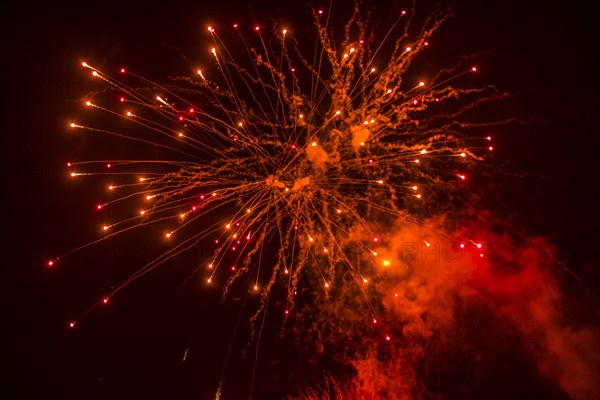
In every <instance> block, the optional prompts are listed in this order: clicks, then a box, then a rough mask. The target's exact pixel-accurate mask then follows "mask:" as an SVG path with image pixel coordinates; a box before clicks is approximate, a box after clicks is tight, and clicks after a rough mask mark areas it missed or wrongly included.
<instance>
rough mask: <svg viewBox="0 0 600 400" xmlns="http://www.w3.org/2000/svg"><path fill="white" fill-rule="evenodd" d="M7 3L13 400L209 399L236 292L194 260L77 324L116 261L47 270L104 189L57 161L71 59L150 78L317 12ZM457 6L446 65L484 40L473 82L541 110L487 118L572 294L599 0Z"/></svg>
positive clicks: (590, 187) (592, 280) (232, 382)
mask: <svg viewBox="0 0 600 400" xmlns="http://www.w3.org/2000/svg"><path fill="white" fill-rule="evenodd" d="M418 3H419V2H418ZM373 4H375V5H376V7H380V8H386V7H389V9H390V10H394V9H398V8H400V7H402V3H401V2H398V3H396V2H387V3H386V2H382V1H377V2H373ZM397 4H399V5H397ZM585 4H587V3H585ZM3 8H4V12H3V13H2V14H3V19H4V23H3V33H2V37H3V53H4V54H3V60H2V71H3V73H2V78H3V79H2V81H3V86H4V88H5V90H3V91H2V97H3V99H2V104H3V107H2V111H3V117H2V122H3V125H4V129H3V131H2V138H1V139H2V163H3V171H4V173H3V175H2V205H3V206H2V215H3V216H4V218H3V220H4V224H3V225H4V235H3V240H2V242H3V244H4V246H3V249H4V250H3V252H2V254H3V262H2V265H3V268H2V270H3V272H4V275H5V279H3V282H4V284H5V288H4V292H5V293H7V295H8V298H7V300H6V301H5V302H4V303H5V305H6V306H7V309H8V310H7V313H6V314H5V315H6V316H7V317H8V318H7V319H5V320H4V321H5V322H4V326H5V328H6V329H5V330H6V331H7V332H8V333H9V336H8V339H7V340H6V341H5V345H6V346H5V347H6V352H7V356H3V359H5V360H6V361H7V362H8V366H7V368H5V371H6V370H8V371H10V372H9V373H8V374H5V375H4V379H5V380H6V382H5V385H3V386H4V387H5V388H6V389H7V390H8V394H9V395H8V397H4V398H15V399H21V398H22V399H37V398H61V399H71V398H72V399H82V398H107V399H109V398H110V399H116V398H125V397H130V398H182V399H188V398H189V399H191V398H195V399H198V398H210V396H211V394H214V392H215V390H216V386H217V384H218V381H219V377H220V374H221V371H222V368H223V362H224V358H225V352H226V349H227V345H228V343H229V339H230V337H231V333H232V332H233V330H234V329H233V327H234V325H235V322H236V318H237V311H236V310H237V309H238V308H239V304H219V303H218V301H217V300H218V297H219V296H218V293H217V292H216V291H212V292H211V291H210V290H198V289H199V288H198V286H194V285H186V286H183V287H181V288H180V287H179V286H178V285H179V284H180V283H181V282H183V281H184V280H185V279H186V278H187V277H188V276H189V271H188V270H187V269H186V268H185V267H184V266H179V265H175V266H174V267H173V269H172V270H169V271H158V272H157V273H156V275H155V276H151V277H149V278H148V279H147V280H144V282H137V283H135V284H134V285H132V287H131V289H128V290H126V293H123V295H122V296H121V298H120V299H119V305H118V307H119V309H118V310H114V311H112V312H104V311H100V312H94V314H93V315H91V316H89V317H87V318H86V320H85V323H82V324H81V326H80V327H79V328H78V329H77V330H69V329H68V328H67V323H68V321H70V320H71V319H72V318H74V317H76V316H77V315H79V314H81V313H82V312H83V311H84V310H85V309H87V307H88V306H89V304H91V303H93V302H94V301H96V300H97V299H98V298H99V296H102V293H103V292H106V290H108V288H109V287H110V286H111V285H112V284H115V282H114V275H113V276H110V277H106V276H104V275H103V274H102V269H103V268H105V267H107V266H103V265H99V264H97V263H95V262H94V260H93V256H92V257H91V258H92V260H90V258H89V255H88V256H87V257H88V258H86V257H83V258H80V259H76V260H75V262H74V266H71V267H70V268H68V269H67V270H59V269H56V270H49V269H48V268H47V267H46V262H47V260H48V259H49V258H51V257H54V256H56V255H57V254H60V253H62V252H64V251H66V250H68V249H70V248H72V247H74V246H76V245H78V244H80V243H82V240H81V239H82V238H90V237H91V236H92V234H93V230H92V228H90V227H89V226H90V225H92V224H93V223H95V222H96V220H95V219H94V218H95V214H94V210H93V205H94V200H95V198H97V195H98V194H99V189H97V188H94V187H93V186H91V185H90V186H86V185H85V184H81V185H80V184H77V185H73V184H72V182H70V181H69V179H68V178H67V176H66V170H65V167H64V166H65V162H66V161H69V160H70V159H71V158H72V157H74V156H77V157H79V155H80V154H86V152H87V151H89V150H90V149H89V148H87V147H86V146H89V145H88V144H86V142H85V140H82V139H81V138H75V139H74V138H73V137H72V133H71V132H69V130H68V129H67V128H66V126H67V122H68V121H69V120H70V118H72V117H74V116H76V115H77V112H79V110H80V108H81V107H80V105H79V104H77V103H76V100H77V99H79V98H80V97H81V96H83V95H84V94H85V93H86V90H87V88H88V87H89V86H87V85H88V83H87V82H88V77H87V75H86V74H84V72H83V71H82V69H81V67H80V65H79V64H80V62H81V61H82V60H84V59H85V60H88V61H89V62H90V63H92V62H93V63H94V64H95V65H96V66H98V68H100V69H113V70H116V69H117V68H119V67H120V66H121V65H120V63H121V62H122V63H123V64H124V65H127V66H128V68H130V69H131V70H134V69H135V70H136V71H138V72H139V73H140V74H141V75H146V76H151V77H161V76H163V75H164V74H165V73H172V72H174V71H173V69H177V68H179V67H178V65H181V64H183V63H182V60H183V57H184V56H185V57H188V58H189V61H190V64H193V63H194V62H196V60H198V61H201V60H202V59H203V57H205V56H204V55H203V54H204V53H206V49H207V47H208V44H207V43H208V41H207V40H206V39H207V37H206V34H205V31H204V30H205V29H206V28H205V27H206V25H207V23H208V22H215V21H216V24H217V26H218V24H226V23H227V24H229V23H231V22H233V21H236V20H240V21H241V20H244V21H247V23H252V21H253V20H257V21H258V22H261V23H263V24H265V25H267V26H268V25H269V19H270V18H271V17H274V18H280V17H281V18H283V19H286V18H287V20H288V21H289V22H290V25H291V26H292V27H296V26H297V27H298V28H297V30H301V29H303V28H302V27H301V26H302V25H303V24H304V25H305V24H310V23H311V22H310V15H309V7H308V4H302V3H301V2H299V4H295V5H294V6H293V7H292V6H289V5H285V4H283V2H281V3H277V4H270V3H268V2H265V1H255V2H252V3H251V4H248V3H246V2H241V1H235V2H230V1H222V2H187V3H185V2H184V3H178V2H160V3H157V4H156V5H155V4H151V3H150V2H149V3H147V4H146V3H126V4H118V3H103V2H98V3H94V2H79V3H77V4H69V5H67V4H59V5H57V4H53V5H35V6H34V5H32V4H28V3H19V4H12V5H9V6H7V5H4V6H3ZM455 8H456V10H457V12H456V17H455V18H453V19H451V20H450V21H449V22H448V23H447V26H446V27H444V28H443V29H442V30H441V31H440V36H441V37H440V39H439V40H440V41H442V42H444V43H445V44H446V45H447V46H452V45H455V47H452V49H451V50H455V51H451V50H445V51H442V55H439V56H438V57H440V58H441V61H442V62H443V61H444V58H445V57H448V59H449V60H450V62H451V61H455V58H453V55H452V54H460V53H465V54H469V53H476V52H480V51H481V52H482V53H485V54H486V57H482V59H485V60H487V61H486V62H487V64H485V63H484V64H483V65H480V66H479V67H480V70H481V72H480V74H481V75H480V77H479V78H478V79H481V81H482V82H491V83H492V84H495V85H497V86H498V87H500V88H502V89H503V90H507V91H510V92H512V93H517V94H519V95H521V96H522V98H523V99H524V100H522V101H517V102H511V103H510V106H509V107H512V108H513V109H509V110H508V113H509V114H510V113H514V115H517V116H531V117H532V118H533V119H535V120H536V122H535V123H532V124H529V125H526V126H514V125H513V126H510V127H505V128H498V129H497V130H496V131H495V132H494V140H495V143H494V144H495V146H496V149H497V150H496V153H495V157H496V160H497V162H499V163H503V162H508V165H509V166H508V167H507V168H509V169H510V170H512V171H514V172H516V173H519V174H520V173H523V174H530V175H531V176H536V178H535V179H533V178H523V179H522V180H520V181H518V182H517V181H516V180H515V181H509V182H508V184H514V185H515V190H514V191H513V195H512V196H509V197H508V198H505V199H503V203H502V204H498V207H499V208H505V209H510V210H512V211H513V212H514V215H516V216H517V218H521V217H522V219H523V223H524V225H526V226H527V227H528V229H530V231H531V232H532V233H533V234H541V235H544V236H546V237H548V238H549V239H550V240H551V241H552V242H553V243H555V244H556V245H557V247H558V249H559V255H560V256H561V258H562V259H563V260H565V261H566V263H567V265H569V267H570V268H572V269H573V270H574V271H575V272H577V273H578V274H579V275H580V276H581V278H582V282H583V283H582V284H581V285H575V287H574V289H573V290H574V291H575V292H577V291H580V292H581V293H582V294H585V293H587V294H591V295H597V290H596V289H597V284H598V279H597V272H596V271H597V269H598V266H599V265H598V260H599V259H600V258H599V257H598V254H597V251H598V243H599V241H598V240H599V239H600V235H598V233H597V227H596V224H597V222H598V220H599V219H598V210H597V208H598V203H599V202H598V192H599V189H600V187H599V184H598V178H597V172H598V167H597V159H598V144H599V142H600V141H599V140H598V135H599V134H600V132H599V130H598V123H597V121H598V116H597V113H598V109H599V108H598V94H597V89H598V60H597V58H598V54H597V50H598V49H597V44H596V42H595V41H594V36H595V35H594V34H595V33H596V29H595V26H594V22H595V20H594V18H593V13H592V10H591V9H590V8H589V6H587V5H584V3H582V4H576V3H568V4H567V3H564V4H563V3H559V2H541V1H540V2H538V1H533V2H528V1H526V2H518V1H491V2H476V1H472V0H465V1H458V2H457V3H456V7H455ZM417 9H418V8H417ZM293 29H296V28H293ZM171 59H172V60H175V61H174V62H173V64H171V61H170V60H171ZM492 61H493V62H492ZM175 72H178V71H175ZM515 182H516V183H515ZM94 191H96V192H94ZM149 245H152V244H149ZM111 246H113V247H111ZM111 246H107V247H104V248H102V249H101V250H97V251H99V252H103V251H105V252H108V253H110V254H111V255H110V257H109V260H111V263H112V264H111V265H110V266H108V267H107V268H109V269H110V270H111V271H115V270H117V269H118V268H120V266H122V265H126V264H131V263H135V262H136V261H137V260H136V259H135V255H130V256H120V250H121V249H124V248H126V247H127V243H119V242H118V241H117V243H115V244H113V245H111ZM124 254H128V253H127V252H126V251H125V252H124ZM128 257H131V259H128ZM117 276H118V277H125V276H127V274H126V273H123V275H117ZM234 303H235V302H234ZM113 306H114V307H117V305H116V304H115V305H113ZM190 343H191V344H192V346H191V350H192V351H191V353H190V358H189V360H188V361H187V363H183V362H182V361H181V360H182V356H183V352H184V350H185V349H186V347H188V346H189V345H190ZM236 354H237V353H236ZM232 358H236V355H235V354H234V355H233V356H232ZM265 358H266V359H267V358H268V351H267V350H265ZM251 362H252V361H251V360H245V361H239V360H238V361H233V362H232V363H233V366H232V367H231V369H230V371H228V375H227V382H228V385H229V390H231V393H232V395H233V392H236V391H237V394H236V395H237V396H238V397H237V398H240V397H241V398H243V397H246V396H247V392H248V379H249V378H248V375H249V373H248V371H249V369H248V368H249V367H251ZM238 371H239V375H236V374H238ZM257 380H258V383H256V392H255V394H256V393H258V394H256V398H270V397H269V396H270V395H269V394H268V393H271V394H273V393H278V390H279V389H280V388H278V387H275V386H276V385H275V384H274V383H272V382H273V381H272V380H270V378H269V375H268V373H266V372H265V373H264V374H263V375H261V374H260V373H259V375H258V379H257ZM284 389H285V388H284ZM287 389H289V388H287ZM260 393H262V396H264V397H261V394H260ZM236 395H233V398H236V397H235V396H236ZM273 396H275V394H273Z"/></svg>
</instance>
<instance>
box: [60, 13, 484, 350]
mask: <svg viewBox="0 0 600 400" xmlns="http://www.w3.org/2000/svg"><path fill="white" fill-rule="evenodd" d="M322 14H323V11H321V10H319V11H318V15H322ZM401 14H402V15H405V14H406V11H402V13H401ZM233 28H234V29H236V30H237V29H238V28H239V26H238V24H233ZM207 31H208V32H209V33H210V34H211V35H212V36H213V37H215V36H216V29H215V28H214V27H213V26H209V27H208V28H207ZM254 31H255V32H257V33H258V35H260V34H261V33H260V26H255V27H254ZM281 34H282V36H283V37H284V38H285V36H286V35H288V34H289V31H288V29H287V28H286V29H282V30H281ZM261 41H262V37H261ZM359 43H360V44H361V45H363V44H364V42H363V40H362V39H360V40H359ZM423 46H429V42H428V41H425V42H424V43H423ZM413 50H414V49H413V47H411V46H407V47H405V48H404V51H405V53H409V52H412V51H413ZM358 51H359V50H357V48H355V47H350V48H349V49H348V50H347V51H346V52H343V53H342V56H341V61H342V62H345V63H350V62H351V60H352V59H353V57H355V54H356V53H357V52H358ZM210 53H211V54H212V55H213V56H214V58H215V62H216V63H217V64H218V65H224V64H222V63H223V61H222V60H221V59H220V57H222V55H221V53H220V51H219V49H218V47H212V48H211V49H210ZM227 62H229V63H230V61H227ZM81 65H82V66H83V67H84V68H87V69H90V70H91V74H92V76H93V77H95V78H100V79H103V80H105V81H106V82H108V83H109V84H111V85H115V82H114V81H112V80H111V78H110V77H109V76H108V75H105V74H104V73H102V72H101V71H99V70H97V69H96V68H94V67H92V66H90V65H89V64H87V63H86V62H83V63H82V64H81ZM289 71H291V73H294V72H295V68H293V67H290V68H289ZM126 72H127V71H126V69H125V68H121V69H120V73H121V74H125V73H126ZM376 72H377V69H376V68H375V67H373V66H369V68H368V72H365V74H366V75H370V74H376ZM470 72H477V68H476V67H472V68H470ZM196 73H197V75H198V76H199V77H200V79H201V80H202V82H208V80H207V78H206V77H205V75H204V72H203V70H202V69H201V68H199V69H197V71H196ZM463 73H464V72H463ZM461 75H462V73H461ZM206 85H207V87H210V86H209V83H206ZM117 87H120V86H117ZM419 88H421V89H426V83H425V82H423V81H420V82H418V84H417V85H416V86H415V87H414V89H412V90H417V89H419ZM396 90H397V89H394V90H393V89H391V88H387V89H386V90H385V91H384V92H383V93H384V95H390V96H392V95H395V94H396ZM412 90H411V91H412ZM409 93H410V91H409ZM128 94H131V93H128ZM118 101H119V103H128V102H129V100H128V96H127V94H126V95H123V96H120V97H119V99H118ZM136 101H137V102H139V101H140V100H139V99H136ZM154 101H155V102H156V103H157V105H156V106H149V105H146V104H145V106H148V107H153V108H157V109H158V108H161V109H163V110H166V111H165V112H169V113H171V115H172V117H173V118H174V119H175V120H176V121H177V122H179V123H181V124H184V125H185V124H187V123H189V124H194V123H197V121H198V119H197V118H198V117H197V114H198V113H201V112H202V111H201V110H200V109H197V108H195V107H188V108H186V109H183V110H175V108H174V106H173V103H171V102H170V100H167V97H165V96H161V95H156V96H155V97H154ZM438 101H440V99H439V98H435V102H438ZM407 103H412V105H413V106H420V105H421V104H422V103H423V100H422V99H421V98H418V97H415V98H414V99H412V100H410V101H408V102H407ZM84 104H85V106H86V107H91V108H97V109H100V110H103V111H107V109H105V108H103V107H101V106H99V105H97V104H95V103H93V102H92V101H90V100H86V101H85V103H84ZM109 112H111V113H113V114H117V113H116V112H113V111H109ZM344 114H350V113H346V112H345V111H342V110H335V111H331V113H330V114H329V115H330V117H329V119H325V121H324V122H323V125H324V126H325V125H326V124H327V123H329V122H330V121H332V120H333V119H334V118H345V116H344ZM120 115H124V116H125V117H127V118H129V119H131V120H134V121H138V122H139V121H142V122H139V123H140V124H141V125H143V126H150V123H149V122H145V120H144V119H143V118H142V117H141V116H139V115H136V114H135V113H134V112H133V111H132V110H130V109H128V110H125V111H124V112H123V114H120ZM307 115H308V114H307ZM348 118H350V117H348ZM306 119H307V118H306V117H305V114H304V113H298V114H297V120H298V121H300V122H298V123H306V122H304V121H305V120H306ZM361 121H362V120H361ZM361 124H362V125H364V129H369V128H371V127H373V128H371V129H373V130H375V129H377V128H376V125H377V124H378V120H377V119H376V118H366V119H365V120H364V121H362V122H361ZM70 127H71V128H80V129H88V130H92V131H93V130H94V128H90V127H86V126H84V125H80V124H79V123H77V122H71V123H70ZM228 128H229V129H230V130H231V131H233V132H236V133H238V134H239V136H236V137H233V138H232V139H231V140H232V142H238V141H239V140H240V138H241V139H242V140H246V139H247V137H244V135H245V134H246V132H247V130H248V129H250V128H251V124H248V123H246V122H245V121H243V120H237V121H235V122H233V123H232V124H231V126H228ZM361 129H362V128H361ZM173 133H174V135H175V136H176V137H177V139H178V140H181V141H183V140H184V139H186V137H187V136H188V135H187V134H186V133H185V132H184V131H182V130H178V131H176V132H173ZM312 137H313V138H314V139H315V140H309V141H307V142H306V144H305V145H300V144H298V143H296V142H294V143H290V144H286V146H288V145H289V147H288V148H291V149H292V150H293V151H294V152H296V153H297V154H305V153H308V151H309V149H310V148H314V149H317V150H321V149H322V143H321V142H320V141H319V140H318V139H317V135H316V134H314V135H313V136H312ZM484 139H485V140H487V141H489V142H491V140H492V138H491V136H487V137H485V138H484ZM358 145H359V146H366V145H367V143H366V139H365V141H360V142H359V143H358ZM493 149H494V148H493V146H491V145H489V146H488V147H487V150H488V151H493ZM435 152H436V149H428V148H421V149H418V150H416V151H412V152H410V156H408V157H410V158H409V159H407V160H403V161H402V162H405V163H410V164H412V165H416V167H415V168H420V165H422V164H423V161H424V159H425V158H426V157H429V156H430V155H431V154H433V153H435ZM453 156H458V157H460V158H467V157H469V156H471V154H470V153H468V152H467V151H460V150H459V152H457V153H454V154H453ZM365 163H366V165H367V166H371V167H375V166H377V165H378V164H379V163H380V158H378V157H377V156H372V155H371V156H369V157H368V158H367V159H366V160H365ZM115 165H116V163H106V164H105V166H106V168H107V169H111V168H113V166H115ZM67 167H68V168H69V169H70V171H71V172H70V176H71V177H77V176H82V175H93V173H86V172H78V171H75V170H73V168H74V164H73V163H68V164H67ZM454 175H455V177H456V179H457V180H458V181H459V182H460V181H466V180H467V175H466V174H465V173H464V172H456V171H454ZM137 180H138V182H139V184H143V183H144V184H146V183H148V184H152V183H153V182H155V181H156V178H150V177H145V176H140V177H138V178H137ZM370 183H372V184H377V185H386V184H387V181H386V180H385V179H373V180H371V181H370ZM267 185H268V186H271V187H273V188H278V189H280V190H281V191H282V192H283V193H297V192H299V190H300V189H299V188H301V187H302V186H303V185H305V183H302V182H301V181H300V180H298V181H296V182H295V183H294V185H293V187H292V185H290V184H289V183H284V182H279V181H278V180H276V179H273V180H272V181H271V182H269V180H268V179H267ZM128 186H131V184H125V185H117V184H112V183H111V184H109V185H108V186H107V190H108V191H115V190H117V189H120V188H122V187H128ZM390 186H391V187H395V186H398V185H395V184H391V185H390ZM419 189H420V188H419V186H417V185H413V184H408V185H404V187H403V190H405V191H406V192H407V193H408V195H409V196H412V197H414V198H416V199H422V197H423V194H422V193H421V192H420V191H419ZM221 194H223V197H225V196H226V195H227V194H226V190H223V192H220V191H219V190H215V191H212V192H209V193H207V194H201V195H199V196H198V197H197V199H196V200H195V201H194V202H192V204H191V205H190V206H189V209H187V210H186V211H177V212H176V213H175V214H176V217H177V219H178V224H180V227H178V228H176V229H172V230H169V231H167V232H164V233H163V235H164V238H165V239H172V237H173V235H174V234H175V233H177V231H178V230H179V229H181V227H183V226H185V220H186V219H188V217H190V215H191V214H192V213H198V212H199V211H201V210H202V209H203V207H205V204H204V203H207V202H208V201H207V200H210V199H211V198H213V197H218V196H220V195H221ZM160 196H161V194H160V193H158V192H154V193H147V194H144V197H145V199H146V201H152V200H154V199H156V198H159V197H160ZM127 197H129V196H127ZM127 197H125V198H127ZM110 203H112V201H111V202H105V203H96V205H95V207H96V209H97V210H103V209H104V208H105V207H106V206H107V205H109V204H110ZM347 208H350V207H347ZM152 212H153V208H152V207H148V208H146V209H142V210H139V211H138V212H137V215H138V216H139V217H146V216H147V215H149V214H152ZM253 214H256V215H261V213H260V211H258V212H257V210H255V209H254V207H252V206H251V204H244V206H243V210H241V211H240V212H239V213H238V214H236V216H235V217H233V218H232V219H231V222H229V223H227V224H225V225H224V231H226V232H227V234H226V235H225V236H224V235H223V234H221V235H220V236H219V238H216V239H212V240H213V242H214V244H215V246H217V247H221V246H225V247H226V248H227V249H228V251H230V252H233V253H241V252H243V251H244V250H245V249H247V246H248V243H250V242H251V241H252V239H254V238H255V237H257V236H258V235H257V232H251V227H250V225H251V223H250V222H251V221H253V220H251V219H250V218H252V216H253ZM334 214H348V213H347V212H346V211H345V210H343V209H342V208H339V207H335V208H334ZM194 218H195V217H192V219H194ZM164 219H166V218H164ZM249 221H250V222H249ZM247 222H248V223H247ZM120 224H121V222H119V223H116V224H103V225H102V226H101V231H103V232H107V233H108V232H110V231H111V230H112V228H114V227H115V226H117V225H120ZM305 225H306V224H305ZM291 226H293V232H294V240H296V239H295V238H296V237H303V238H305V240H306V241H307V243H309V244H310V245H313V244H316V243H314V242H315V241H316V238H317V236H318V235H311V229H310V227H308V226H303V225H299V224H298V222H294V223H293V224H292V225H291ZM128 229H129V228H125V229H123V230H128ZM117 233H118V232H117ZM113 234H115V233H109V235H113ZM372 242H373V243H372V245H373V246H378V245H379V246H382V242H384V238H382V237H380V236H375V237H373V238H372ZM423 244H424V246H426V247H427V248H429V247H430V246H431V245H432V244H431V243H430V242H428V241H425V240H424V241H423ZM470 244H471V245H472V246H474V248H476V249H478V250H480V252H479V253H478V256H479V257H480V258H483V257H484V253H483V251H482V250H481V249H482V246H483V245H482V244H481V243H477V242H475V241H470ZM82 247H86V246H82ZM465 247H466V244H465V243H459V244H458V248H460V249H465ZM321 248H322V253H323V254H324V255H329V254H330V253H332V252H334V251H336V249H335V248H332V247H328V245H321ZM319 251H320V250H319ZM368 251H370V252H371V253H372V255H373V256H374V257H376V258H377V259H378V264H379V265H380V266H382V267H386V268H387V267H391V266H392V264H393V261H392V260H391V257H383V256H381V255H380V254H379V252H382V251H381V250H380V251H379V252H378V251H377V250H376V249H371V248H368ZM57 260H58V258H56V259H53V260H50V261H48V266H49V267H53V266H54V265H55V264H56V262H57ZM236 260H239V257H238V258H237V259H236ZM220 263H221V261H220V260H217V257H215V259H214V260H213V262H211V263H209V264H208V270H209V271H210V275H209V276H208V277H207V278H205V281H206V283H207V284H213V283H214V281H215V273H216V270H217V267H218V266H219V265H220ZM239 265H240V264H238V263H237V262H234V263H232V264H230V266H229V270H230V271H231V273H232V274H234V275H235V274H237V273H238V271H240V270H241V269H244V268H245V267H244V268H242V267H240V266H239ZM355 272H356V274H357V276H358V281H360V282H362V283H363V284H368V283H369V277H367V276H363V275H362V273H360V272H358V271H355ZM283 273H284V274H286V275H289V274H290V269H289V268H288V267H287V266H285V268H283ZM321 275H322V277H323V287H324V288H325V289H326V290H327V289H329V288H330V287H331V285H332V284H333V283H332V282H331V281H330V280H329V279H327V278H326V277H325V275H324V274H322V273H321ZM251 287H252V289H253V291H254V292H259V291H260V288H261V285H259V283H258V273H257V274H256V282H255V283H254V284H253V285H251ZM120 288H121V287H119V289H120ZM117 290H118V289H117ZM115 292H116V291H114V292H112V293H111V294H110V295H108V296H105V297H103V298H102V299H101V300H100V301H99V302H98V303H97V304H96V305H98V304H108V303H109V299H110V298H111V297H112V296H113V295H114V293H115ZM293 293H294V294H295V293H296V291H295V289H294V290H293ZM393 296H394V297H398V293H394V294H393ZM283 313H284V315H285V316H287V315H289V313H290V309H289V308H288V307H285V308H284V310H283ZM77 322H78V321H77V320H75V321H71V322H69V327H71V328H74V327H75V326H76V325H77ZM372 322H373V324H381V323H380V321H379V320H378V319H377V318H376V317H372ZM391 339H392V337H391V335H390V334H388V333H386V334H385V340H387V341H389V340H391Z"/></svg>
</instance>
